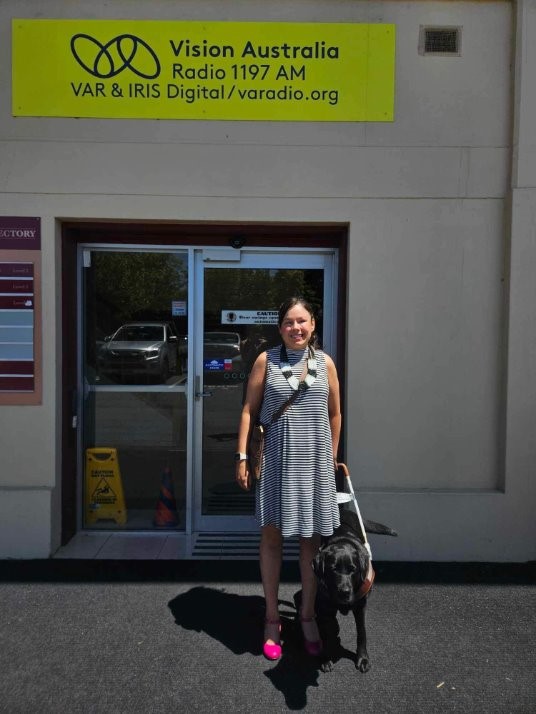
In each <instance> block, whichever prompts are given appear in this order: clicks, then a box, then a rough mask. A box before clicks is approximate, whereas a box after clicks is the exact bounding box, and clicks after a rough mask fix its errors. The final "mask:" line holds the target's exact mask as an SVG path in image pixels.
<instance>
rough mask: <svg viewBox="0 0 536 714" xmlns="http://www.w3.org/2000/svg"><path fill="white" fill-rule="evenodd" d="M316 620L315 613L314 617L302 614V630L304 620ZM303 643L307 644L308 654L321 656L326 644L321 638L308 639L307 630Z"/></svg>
mask: <svg viewBox="0 0 536 714" xmlns="http://www.w3.org/2000/svg"><path fill="white" fill-rule="evenodd" d="M314 620H316V617H315V616H314V615H313V617H302V616H301V615H300V622H301V623H302V631H303V623H304V622H313V621H314ZM303 644H304V646H305V651H306V652H307V654H308V655H311V657H319V656H320V655H321V654H322V650H323V649H324V644H323V642H322V640H321V639H320V638H319V639H318V640H314V641H311V640H308V639H307V637H306V636H305V632H304V633H303Z"/></svg>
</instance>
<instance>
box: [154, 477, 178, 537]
mask: <svg viewBox="0 0 536 714" xmlns="http://www.w3.org/2000/svg"><path fill="white" fill-rule="evenodd" d="M178 522H179V519H178V516H177V503H176V502H175V494H174V493H173V481H172V480H171V469H170V468H169V466H166V468H165V469H164V472H163V474H162V483H161V485H160V497H159V499H158V503H157V504H156V513H155V516H154V525H155V526H157V527H159V528H175V526H176V525H177V523H178Z"/></svg>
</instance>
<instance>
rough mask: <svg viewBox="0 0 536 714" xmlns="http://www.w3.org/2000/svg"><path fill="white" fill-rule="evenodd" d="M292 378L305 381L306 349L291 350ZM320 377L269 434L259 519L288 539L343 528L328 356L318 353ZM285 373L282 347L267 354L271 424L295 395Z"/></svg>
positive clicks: (266, 406)
mask: <svg viewBox="0 0 536 714" xmlns="http://www.w3.org/2000/svg"><path fill="white" fill-rule="evenodd" d="M287 354H288V360H289V363H290V365H291V367H292V373H293V374H294V375H295V376H296V377H298V379H299V378H300V377H301V376H302V374H303V372H304V369H305V363H306V360H307V356H308V354H307V350H287ZM316 360H317V377H316V379H315V381H314V382H313V384H312V385H311V386H310V387H309V388H308V389H306V390H305V391H303V392H301V393H300V394H299V396H298V398H297V399H296V400H295V401H294V402H293V403H292V404H291V405H290V407H289V408H288V409H286V411H285V412H284V413H283V414H282V416H280V417H279V419H278V420H277V421H276V422H274V424H272V425H271V426H270V427H268V429H267V434H266V438H265V447H264V456H263V464H262V472H261V479H260V481H259V482H258V484H257V490H256V517H257V521H258V522H259V524H260V525H261V526H267V525H275V526H277V527H278V528H279V529H280V530H281V533H282V535H283V537H285V538H288V537H290V536H302V537H305V538H310V537H311V536H312V535H313V534H315V533H319V534H320V535H324V536H328V535H331V534H332V533H333V530H334V529H335V528H336V527H337V526H338V525H339V510H338V507H337V495H336V490H335V476H334V468H333V453H332V444H331V429H330V424H329V416H328V394H329V385H328V375H327V369H326V360H325V355H324V353H323V352H322V351H321V350H317V351H316ZM292 391H293V390H292V387H291V386H290V384H289V382H288V380H287V379H286V378H285V376H284V374H283V373H282V372H281V368H280V347H274V348H272V349H270V350H268V351H267V372H266V385H265V389H264V398H263V403H262V407H261V413H260V420H261V423H263V424H266V423H267V422H269V421H270V419H271V417H272V415H273V413H274V412H275V411H276V410H277V409H278V408H279V407H280V406H281V404H283V403H284V402H285V400H287V399H288V398H289V396H290V395H291V394H292Z"/></svg>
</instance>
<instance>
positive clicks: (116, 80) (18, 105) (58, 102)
mask: <svg viewBox="0 0 536 714" xmlns="http://www.w3.org/2000/svg"><path fill="white" fill-rule="evenodd" d="M36 48H39V51H36ZM12 66H13V107H12V111H13V115H14V116H51V117H90V118H91V117H94V118H103V119H190V120H191V119H195V120H207V119H208V120H231V121H232V120H247V121H300V122H301V121H314V122H341V121H344V122H389V121H393V107H394V67H395V26H394V25H392V24H383V23H373V24H364V23H299V22H295V23H294V22H282V23H278V22H166V21H142V20H26V19H16V20H13V62H12Z"/></svg>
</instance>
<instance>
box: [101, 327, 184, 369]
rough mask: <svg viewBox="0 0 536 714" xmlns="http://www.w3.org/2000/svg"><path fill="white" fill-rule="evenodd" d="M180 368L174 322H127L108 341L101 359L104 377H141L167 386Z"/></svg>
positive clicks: (103, 347)
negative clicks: (149, 378)
mask: <svg viewBox="0 0 536 714" xmlns="http://www.w3.org/2000/svg"><path fill="white" fill-rule="evenodd" d="M178 365H179V362H178V337H177V333H176V332H175V329H174V327H173V325H172V324H171V323H170V322H127V323H126V324H125V325H122V326H121V327H120V328H119V329H118V330H116V332H114V333H113V335H110V336H108V337H105V338H104V344H103V345H102V347H101V349H100V351H99V355H98V369H99V375H100V376H103V377H127V376H128V377H130V376H134V375H137V376H147V377H154V378H158V379H160V380H161V381H163V382H165V381H166V380H167V378H168V377H169V376H170V374H177V372H178Z"/></svg>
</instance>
